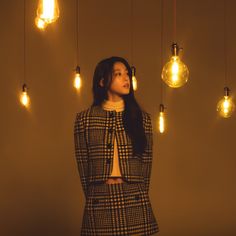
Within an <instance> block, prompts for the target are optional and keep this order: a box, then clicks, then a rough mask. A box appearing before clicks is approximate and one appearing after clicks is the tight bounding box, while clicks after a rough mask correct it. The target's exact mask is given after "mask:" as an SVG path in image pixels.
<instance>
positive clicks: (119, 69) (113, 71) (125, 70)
mask: <svg viewBox="0 0 236 236" xmlns="http://www.w3.org/2000/svg"><path fill="white" fill-rule="evenodd" d="M115 71H121V69H115V70H113V72H115ZM125 71H128V70H127V69H125Z"/></svg>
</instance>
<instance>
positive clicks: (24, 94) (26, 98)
mask: <svg viewBox="0 0 236 236" xmlns="http://www.w3.org/2000/svg"><path fill="white" fill-rule="evenodd" d="M20 101H21V104H22V105H23V106H25V107H28V106H29V101H30V99H29V96H28V94H27V86H26V84H23V88H22V93H21V96H20Z"/></svg>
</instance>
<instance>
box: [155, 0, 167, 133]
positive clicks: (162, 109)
mask: <svg viewBox="0 0 236 236" xmlns="http://www.w3.org/2000/svg"><path fill="white" fill-rule="evenodd" d="M160 9H161V13H160V16H161V43H160V48H161V53H160V55H161V68H160V69H162V67H163V28H164V23H163V22H164V20H163V12H164V4H163V0H161V7H160ZM160 90H161V103H160V105H159V117H158V121H157V125H158V127H157V128H158V130H159V132H160V133H164V131H165V129H166V118H165V106H164V104H163V100H164V98H163V96H164V95H163V93H164V89H163V81H162V80H161V89H160Z"/></svg>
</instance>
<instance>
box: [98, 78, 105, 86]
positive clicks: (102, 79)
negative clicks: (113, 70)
mask: <svg viewBox="0 0 236 236" xmlns="http://www.w3.org/2000/svg"><path fill="white" fill-rule="evenodd" d="M99 85H100V86H101V87H103V86H104V78H101V79H100V81H99Z"/></svg>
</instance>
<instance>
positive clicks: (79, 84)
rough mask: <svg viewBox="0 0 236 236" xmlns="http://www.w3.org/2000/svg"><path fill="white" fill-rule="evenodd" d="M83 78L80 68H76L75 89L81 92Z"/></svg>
mask: <svg viewBox="0 0 236 236" xmlns="http://www.w3.org/2000/svg"><path fill="white" fill-rule="evenodd" d="M81 82H82V81H81V77H80V67H79V66H77V67H76V73H75V78H74V87H75V88H76V89H77V90H80V88H81Z"/></svg>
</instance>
